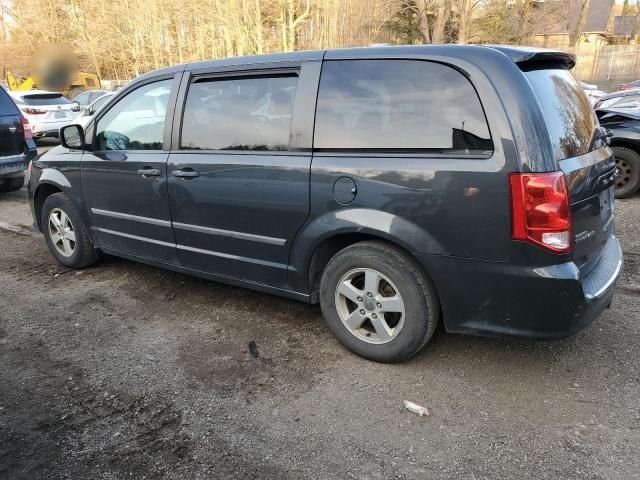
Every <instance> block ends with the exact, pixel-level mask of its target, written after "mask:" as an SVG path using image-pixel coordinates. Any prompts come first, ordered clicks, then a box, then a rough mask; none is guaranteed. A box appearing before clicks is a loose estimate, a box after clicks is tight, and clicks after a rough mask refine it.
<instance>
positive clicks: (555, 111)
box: [525, 70, 597, 160]
mask: <svg viewBox="0 0 640 480" xmlns="http://www.w3.org/2000/svg"><path fill="white" fill-rule="evenodd" d="M525 76H526V77H527V79H528V80H529V83H530V84H531V86H532V87H533V90H534V92H535V94H536V98H537V99H538V102H539V103H540V107H541V109H542V114H543V116H544V119H545V122H546V124H547V129H548V131H549V135H550V137H551V142H552V144H553V148H554V150H555V151H556V156H557V158H558V160H562V159H565V158H570V157H576V156H578V155H583V154H585V153H588V152H589V151H591V150H592V145H593V139H594V134H595V131H596V126H597V123H596V122H597V121H596V118H595V114H594V113H593V109H592V108H591V103H590V102H589V98H588V97H587V95H586V94H585V93H584V90H583V89H582V88H581V87H580V84H579V83H578V82H577V81H576V79H575V78H574V77H573V75H571V73H570V72H569V71H567V70H533V71H529V72H526V73H525Z"/></svg>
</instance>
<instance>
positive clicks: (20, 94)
mask: <svg viewBox="0 0 640 480" xmlns="http://www.w3.org/2000/svg"><path fill="white" fill-rule="evenodd" d="M9 95H11V98H13V100H14V102H15V103H16V104H17V105H18V108H19V109H20V110H21V112H22V115H24V117H25V118H26V119H27V120H29V124H30V125H31V130H32V132H33V136H34V137H36V138H39V137H57V136H58V132H59V131H60V128H62V127H64V126H65V125H69V124H71V123H73V122H74V121H75V120H76V119H77V118H78V116H80V106H79V105H78V104H77V103H73V102H72V101H70V100H69V99H67V98H65V97H64V96H63V95H62V94H61V93H56V92H47V91H45V90H15V91H11V92H9Z"/></svg>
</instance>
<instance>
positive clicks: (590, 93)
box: [580, 82, 607, 105]
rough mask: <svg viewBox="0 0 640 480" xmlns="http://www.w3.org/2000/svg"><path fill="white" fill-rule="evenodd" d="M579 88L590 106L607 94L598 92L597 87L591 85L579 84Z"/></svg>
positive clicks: (601, 91)
mask: <svg viewBox="0 0 640 480" xmlns="http://www.w3.org/2000/svg"><path fill="white" fill-rule="evenodd" d="M580 86H581V87H582V89H583V90H584V92H585V93H586V94H587V97H589V100H590V101H591V105H595V104H596V102H597V101H598V100H600V99H601V98H602V97H604V96H605V95H606V94H607V92H605V91H603V90H600V89H599V88H598V86H597V85H593V84H591V83H585V82H580Z"/></svg>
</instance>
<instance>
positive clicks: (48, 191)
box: [33, 182, 63, 231]
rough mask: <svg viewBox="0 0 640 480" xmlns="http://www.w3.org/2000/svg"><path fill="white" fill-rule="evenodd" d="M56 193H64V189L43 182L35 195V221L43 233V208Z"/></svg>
mask: <svg viewBox="0 0 640 480" xmlns="http://www.w3.org/2000/svg"><path fill="white" fill-rule="evenodd" d="M55 193H63V189H62V188H61V187H60V185H57V184H55V183H52V182H41V183H40V184H39V185H38V186H37V187H36V190H35V192H34V194H33V209H34V213H35V220H36V222H37V225H38V229H39V230H40V231H42V223H41V217H42V207H43V205H44V202H45V201H46V199H47V198H48V197H50V196H51V195H53V194H55Z"/></svg>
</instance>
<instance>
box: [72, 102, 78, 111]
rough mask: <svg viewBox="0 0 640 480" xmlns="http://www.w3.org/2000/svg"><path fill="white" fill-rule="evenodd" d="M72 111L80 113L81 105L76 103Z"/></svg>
mask: <svg viewBox="0 0 640 480" xmlns="http://www.w3.org/2000/svg"><path fill="white" fill-rule="evenodd" d="M71 111H72V112H79V111H80V105H78V104H77V103H74V104H73V107H71Z"/></svg>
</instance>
